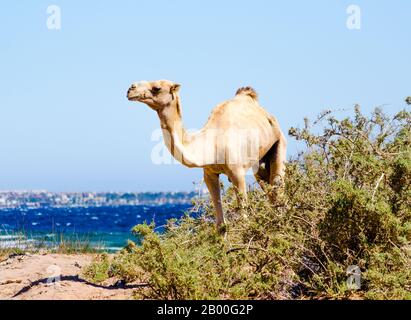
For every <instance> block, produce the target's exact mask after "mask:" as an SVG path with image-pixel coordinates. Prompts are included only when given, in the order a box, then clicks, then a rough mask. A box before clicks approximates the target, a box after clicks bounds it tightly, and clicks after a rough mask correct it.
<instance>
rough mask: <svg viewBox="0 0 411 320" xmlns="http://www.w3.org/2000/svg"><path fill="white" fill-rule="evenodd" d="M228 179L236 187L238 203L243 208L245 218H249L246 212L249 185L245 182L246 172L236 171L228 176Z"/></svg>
mask: <svg viewBox="0 0 411 320" xmlns="http://www.w3.org/2000/svg"><path fill="white" fill-rule="evenodd" d="M228 177H229V179H230V181H231V182H232V184H233V185H234V187H235V191H236V194H237V201H238V203H239V205H240V207H241V211H242V213H243V216H244V218H247V215H246V213H245V211H244V209H245V206H246V204H247V185H246V181H245V172H244V170H234V171H233V172H231V173H229V174H228Z"/></svg>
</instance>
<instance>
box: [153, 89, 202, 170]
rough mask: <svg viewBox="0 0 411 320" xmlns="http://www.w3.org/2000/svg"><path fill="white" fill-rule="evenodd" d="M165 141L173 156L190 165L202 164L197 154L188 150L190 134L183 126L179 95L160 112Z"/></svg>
mask: <svg viewBox="0 0 411 320" xmlns="http://www.w3.org/2000/svg"><path fill="white" fill-rule="evenodd" d="M158 116H159V118H160V123H161V129H162V130H163V136H164V142H165V144H166V146H167V148H168V150H169V151H170V152H171V154H172V155H173V157H174V158H175V159H177V160H178V161H179V162H181V163H182V164H183V165H186V166H188V167H200V166H202V164H201V163H200V161H199V159H196V156H195V155H194V154H192V153H190V151H189V150H188V146H187V141H189V139H188V138H189V137H188V136H189V134H188V133H187V132H186V130H185V129H184V126H183V120H182V116H181V105H180V98H179V97H178V96H176V97H175V99H174V100H173V101H172V103H171V104H170V106H168V107H166V108H164V109H162V110H161V111H159V112H158Z"/></svg>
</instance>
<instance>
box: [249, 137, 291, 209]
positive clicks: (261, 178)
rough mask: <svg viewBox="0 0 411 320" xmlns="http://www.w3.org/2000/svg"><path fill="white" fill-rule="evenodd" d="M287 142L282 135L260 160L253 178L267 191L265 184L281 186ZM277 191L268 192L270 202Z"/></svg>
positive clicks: (274, 197) (274, 198)
mask: <svg viewBox="0 0 411 320" xmlns="http://www.w3.org/2000/svg"><path fill="white" fill-rule="evenodd" d="M286 151H287V142H286V140H285V138H284V136H283V135H281V137H280V139H279V141H277V142H276V143H275V144H274V145H273V146H272V147H271V149H270V151H268V152H267V154H266V155H265V156H264V157H263V158H262V159H261V160H260V167H259V169H258V171H257V173H256V174H255V179H256V180H257V182H258V183H259V184H260V186H261V188H262V189H263V190H265V191H267V188H266V186H267V185H272V186H274V185H276V186H281V185H282V183H283V179H284V175H285V161H286ZM277 191H278V190H277ZM276 193H277V192H276V191H274V192H269V193H268V196H269V198H270V200H271V202H273V203H275V202H276V199H277V194H276Z"/></svg>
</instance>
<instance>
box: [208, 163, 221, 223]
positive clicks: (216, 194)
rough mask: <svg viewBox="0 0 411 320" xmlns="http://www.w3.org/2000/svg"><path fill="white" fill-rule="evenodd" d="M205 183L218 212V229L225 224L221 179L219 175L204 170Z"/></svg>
mask: <svg viewBox="0 0 411 320" xmlns="http://www.w3.org/2000/svg"><path fill="white" fill-rule="evenodd" d="M204 182H205V184H206V186H207V188H208V191H209V192H210V196H211V200H212V201H213V204H214V209H215V212H216V224H217V228H219V227H221V225H223V224H224V223H225V221H224V213H223V206H222V204H221V193H220V179H219V176H218V174H216V173H212V172H209V171H206V170H204Z"/></svg>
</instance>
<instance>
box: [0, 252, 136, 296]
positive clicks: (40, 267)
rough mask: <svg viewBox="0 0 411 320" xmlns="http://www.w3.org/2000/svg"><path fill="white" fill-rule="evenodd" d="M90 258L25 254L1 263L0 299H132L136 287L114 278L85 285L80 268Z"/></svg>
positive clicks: (88, 261)
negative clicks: (96, 283)
mask: <svg viewBox="0 0 411 320" xmlns="http://www.w3.org/2000/svg"><path fill="white" fill-rule="evenodd" d="M91 260H92V256H91V255H62V254H44V255H42V254H32V255H31V254H27V255H23V256H15V257H11V258H9V259H8V260H6V261H3V262H1V263H0V299H2V300H4V299H17V300H50V299H52V300H106V299H131V298H132V294H133V290H136V288H137V286H132V285H130V286H124V285H121V283H120V284H119V283H118V282H117V281H116V280H115V279H111V280H110V281H107V283H104V284H103V285H95V284H92V283H89V282H87V281H86V280H84V279H83V278H82V276H81V269H82V268H83V267H84V266H86V265H87V264H89V263H90V262H91Z"/></svg>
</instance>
